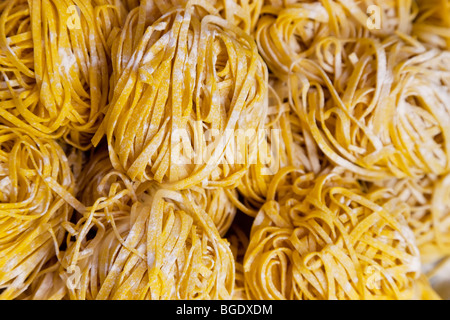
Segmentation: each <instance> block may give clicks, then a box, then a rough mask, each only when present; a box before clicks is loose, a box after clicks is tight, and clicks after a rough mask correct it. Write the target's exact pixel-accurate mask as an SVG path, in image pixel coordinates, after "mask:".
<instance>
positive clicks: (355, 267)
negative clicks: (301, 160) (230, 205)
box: [244, 170, 420, 300]
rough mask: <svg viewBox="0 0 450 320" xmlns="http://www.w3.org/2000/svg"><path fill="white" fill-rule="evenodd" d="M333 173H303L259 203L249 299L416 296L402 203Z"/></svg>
mask: <svg viewBox="0 0 450 320" xmlns="http://www.w3.org/2000/svg"><path fill="white" fill-rule="evenodd" d="M288 172H289V170H287V171H285V172H284V173H280V174H286V173H288ZM338 174H339V175H342V171H341V172H339V171H335V172H334V173H331V174H328V175H323V176H319V177H318V178H317V179H314V177H313V179H309V180H308V179H303V180H302V181H301V182H300V181H299V182H298V184H297V183H295V185H298V188H295V189H293V190H290V191H288V190H286V192H285V193H284V192H283V193H281V194H279V195H277V194H274V198H273V200H271V201H268V202H267V203H266V204H265V205H264V206H263V207H262V208H261V210H260V212H259V214H258V215H257V217H256V218H255V222H254V224H253V227H252V231H251V235H250V243H249V246H248V249H247V252H246V254H245V258H244V270H245V285H246V292H247V295H248V297H249V298H250V299H290V300H292V299H301V300H302V299H339V300H341V299H356V300H359V299H409V298H412V297H414V295H415V290H416V289H415V288H416V285H417V283H416V281H417V278H418V275H419V274H420V256H419V252H418V249H417V247H416V245H415V242H414V237H413V235H412V232H411V230H410V229H409V228H408V227H407V224H406V220H405V217H404V213H405V210H407V206H403V205H400V203H398V202H395V200H394V201H393V202H389V200H388V201H386V200H385V199H384V198H383V195H382V193H378V194H376V193H374V194H367V195H365V194H363V193H362V192H361V191H360V187H359V185H358V184H357V183H355V181H354V180H353V181H352V179H348V178H347V177H345V176H343V177H342V178H340V177H339V176H338ZM349 177H350V178H351V175H350V176H349ZM276 180H277V179H275V180H274V181H276ZM274 188H276V186H274ZM274 190H275V189H274Z"/></svg>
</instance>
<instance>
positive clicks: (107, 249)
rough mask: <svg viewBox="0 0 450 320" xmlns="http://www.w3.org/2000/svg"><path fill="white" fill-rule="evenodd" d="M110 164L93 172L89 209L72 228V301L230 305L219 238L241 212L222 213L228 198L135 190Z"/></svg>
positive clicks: (67, 259)
mask: <svg viewBox="0 0 450 320" xmlns="http://www.w3.org/2000/svg"><path fill="white" fill-rule="evenodd" d="M108 161H109V158H108V153H107V152H103V153H100V154H98V155H96V156H94V158H93V160H92V161H91V162H90V164H89V165H88V167H87V170H86V176H85V177H84V178H83V180H82V181H83V185H84V186H85V188H84V189H83V190H84V191H83V192H82V193H81V195H80V199H82V201H83V202H85V203H86V205H87V207H86V210H85V211H84V212H79V218H78V219H77V221H76V223H73V224H71V227H70V228H68V231H69V235H70V236H68V238H67V250H66V252H65V255H64V258H63V260H62V266H63V268H62V270H61V277H62V278H63V279H64V280H65V281H66V282H67V284H68V286H67V287H68V295H69V297H70V298H71V299H133V300H134V299H152V300H153V299H228V298H230V297H231V295H232V293H233V288H234V274H235V271H234V259H233V254H232V251H231V249H230V245H229V243H228V242H227V241H226V240H225V239H223V238H222V237H221V234H220V231H219V230H222V233H224V232H225V231H226V230H225V228H227V227H228V224H229V220H228V219H230V218H231V217H232V216H233V215H234V213H235V211H234V210H235V209H234V208H233V207H231V206H227V207H226V208H227V210H225V212H224V211H221V210H218V208H221V207H222V208H223V207H224V204H223V203H222V198H220V197H221V196H223V193H222V192H221V191H220V190H219V191H217V190H216V191H211V192H209V191H207V190H204V189H199V188H197V189H196V188H194V189H192V190H183V191H170V190H167V189H161V188H159V187H157V186H155V185H154V183H151V182H150V183H144V184H139V183H138V184H136V183H135V182H131V181H130V180H129V179H128V178H127V177H126V176H125V175H124V174H123V173H120V172H118V171H115V170H112V166H111V164H109V165H108ZM219 199H220V200H219ZM92 201H94V202H93V203H92ZM224 213H225V214H226V215H227V217H224V215H223V214H224ZM213 215H216V216H213ZM215 221H217V222H219V224H220V225H219V226H216V225H215ZM224 222H225V224H223V223H224Z"/></svg>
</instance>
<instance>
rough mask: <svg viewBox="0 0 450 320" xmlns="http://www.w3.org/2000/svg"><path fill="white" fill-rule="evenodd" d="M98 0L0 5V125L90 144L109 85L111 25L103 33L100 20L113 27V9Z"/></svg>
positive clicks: (85, 145) (21, 0) (116, 23)
mask: <svg viewBox="0 0 450 320" xmlns="http://www.w3.org/2000/svg"><path fill="white" fill-rule="evenodd" d="M97 2H98V3H97ZM100 3H101V1H100V0H96V1H89V0H81V1H76V2H75V1H25V0H7V1H6V2H5V4H4V8H3V10H2V11H1V16H0V30H1V31H0V56H1V57H2V59H1V60H0V68H1V71H2V73H1V78H0V81H1V86H0V90H1V91H0V92H1V94H0V118H1V120H2V122H6V123H8V124H11V125H14V126H17V127H20V128H23V129H25V130H27V131H29V132H32V133H33V134H34V135H37V136H41V137H47V138H49V137H50V138H57V137H61V136H63V137H64V138H65V140H66V141H67V142H68V143H70V144H72V145H74V146H76V147H79V148H82V149H87V148H90V147H91V142H90V139H91V138H92V136H93V134H94V133H95V131H96V129H97V127H98V125H99V123H100V120H101V115H102V114H101V111H102V109H103V108H104V107H105V106H106V103H107V97H108V90H109V84H108V82H109V80H108V79H109V74H110V71H109V68H108V61H107V55H108V54H107V52H106V49H107V48H106V47H105V45H106V39H105V37H106V36H107V33H108V32H111V30H103V29H102V26H105V24H102V23H101V22H100V21H104V20H105V18H108V19H109V21H108V25H109V29H111V28H112V27H113V26H117V27H118V26H119V20H118V18H117V17H116V14H115V13H114V10H111V9H108V7H107V6H106V4H101V5H100ZM97 19H98V20H99V23H98V24H97V22H96V20H97ZM104 44H105V45H104Z"/></svg>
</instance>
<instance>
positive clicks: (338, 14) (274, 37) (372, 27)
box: [254, 0, 417, 80]
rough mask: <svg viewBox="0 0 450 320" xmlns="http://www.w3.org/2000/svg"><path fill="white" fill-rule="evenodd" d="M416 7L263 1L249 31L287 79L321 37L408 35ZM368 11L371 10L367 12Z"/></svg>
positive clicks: (381, 3) (393, 3) (386, 3)
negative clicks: (252, 29)
mask: <svg viewBox="0 0 450 320" xmlns="http://www.w3.org/2000/svg"><path fill="white" fill-rule="evenodd" d="M415 12H417V9H416V6H415V5H414V3H413V2H412V1H406V2H405V1H373V0H371V1H353V0H346V1H301V0H300V1H299V0H297V1H274V0H272V1H266V5H265V6H263V8H262V9H261V16H260V18H259V20H258V23H257V27H256V30H255V32H254V36H255V39H256V42H257V44H258V48H259V51H260V53H261V55H262V57H263V58H264V60H265V61H266V63H267V65H268V66H269V68H270V70H271V71H272V72H273V73H274V74H275V75H276V76H277V77H278V78H279V79H283V80H286V76H287V75H289V74H290V73H292V72H294V73H295V72H302V71H303V67H302V66H301V65H299V64H297V62H298V61H299V60H301V59H303V58H306V57H308V56H309V55H310V54H311V53H312V52H313V51H314V50H315V46H316V44H317V43H318V42H320V41H321V40H322V39H323V38H326V37H336V38H339V39H348V38H363V37H368V38H371V37H378V38H380V39H381V38H384V37H386V36H388V35H391V34H394V33H395V32H402V33H405V34H409V33H410V31H411V29H412V21H413V19H414V17H415ZM369 14H370V15H369Z"/></svg>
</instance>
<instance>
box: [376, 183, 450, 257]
mask: <svg viewBox="0 0 450 320" xmlns="http://www.w3.org/2000/svg"><path fill="white" fill-rule="evenodd" d="M374 187H375V188H386V190H387V192H388V195H390V196H391V197H393V198H397V199H399V200H400V201H402V202H403V203H407V204H408V206H409V207H410V211H411V212H410V215H409V218H408V219H407V220H408V225H409V226H410V228H411V230H412V231H413V232H414V235H415V238H416V242H417V246H418V247H419V249H420V253H421V260H422V263H423V264H424V265H428V264H432V263H435V262H437V261H439V260H440V259H442V258H445V257H447V256H448V255H449V254H450V237H449V236H450V176H449V175H445V176H441V177H439V176H434V175H427V176H424V177H423V178H422V179H393V180H389V181H383V182H379V183H377V184H375V186H374Z"/></svg>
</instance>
